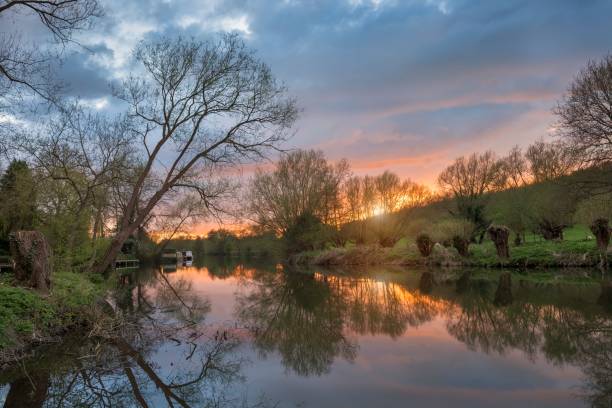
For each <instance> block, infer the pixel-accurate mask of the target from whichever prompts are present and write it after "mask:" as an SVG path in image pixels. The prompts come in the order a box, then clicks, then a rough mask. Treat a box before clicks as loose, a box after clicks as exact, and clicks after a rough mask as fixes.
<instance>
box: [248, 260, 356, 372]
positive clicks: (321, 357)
mask: <svg viewBox="0 0 612 408" xmlns="http://www.w3.org/2000/svg"><path fill="white" fill-rule="evenodd" d="M254 282H255V288H253V290H251V291H250V293H248V294H243V295H240V296H239V297H238V310H237V314H238V317H239V319H240V320H241V321H242V322H243V324H245V325H246V326H247V327H248V328H249V329H250V331H251V332H252V334H253V336H254V343H255V346H256V347H257V349H258V350H259V351H260V352H261V354H262V355H263V356H266V355H267V354H269V353H270V352H272V351H275V350H278V351H279V352H280V354H281V356H282V363H283V365H284V366H285V367H286V368H288V369H290V370H292V371H294V372H295V373H297V374H299V375H313V374H314V375H321V374H324V373H326V372H328V371H329V367H330V366H331V364H332V362H333V361H334V359H335V357H336V356H342V357H343V358H345V359H347V360H349V361H352V360H353V359H354V358H355V355H356V348H357V346H356V344H355V342H354V340H350V339H349V338H348V337H347V336H345V334H344V332H343V320H342V318H343V314H344V310H343V309H344V307H345V305H344V304H343V303H342V302H341V299H340V298H339V297H338V296H337V295H335V294H334V293H333V291H332V290H331V288H330V285H329V282H327V281H326V280H319V279H316V278H315V276H314V275H307V274H301V273H284V272H280V273H274V274H265V275H263V276H261V277H260V278H259V279H258V280H257V281H254Z"/></svg>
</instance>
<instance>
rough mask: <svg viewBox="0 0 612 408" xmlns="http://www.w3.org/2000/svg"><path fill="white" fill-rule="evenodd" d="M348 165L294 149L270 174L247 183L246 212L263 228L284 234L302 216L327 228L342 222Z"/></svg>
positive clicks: (282, 158) (258, 174)
mask: <svg viewBox="0 0 612 408" xmlns="http://www.w3.org/2000/svg"><path fill="white" fill-rule="evenodd" d="M348 172H349V168H348V164H347V162H346V161H344V160H341V161H340V162H338V163H337V164H332V163H329V162H328V161H327V159H326V158H325V156H324V154H323V152H321V151H316V150H297V151H294V152H291V153H288V154H286V155H284V156H283V157H281V159H280V160H279V161H278V162H277V164H276V166H275V169H274V170H272V171H263V170H259V171H257V172H256V174H255V176H254V177H253V179H252V180H251V182H250V185H249V191H248V202H249V204H248V205H249V212H250V214H251V217H252V218H253V220H254V221H255V222H256V223H257V224H258V225H259V226H260V227H262V228H263V229H267V230H271V231H274V232H276V233H278V234H284V233H285V232H286V231H287V230H288V229H289V228H291V227H292V226H293V225H294V224H295V223H296V221H297V220H298V219H299V218H300V217H301V216H302V215H304V214H310V215H311V216H312V217H315V218H317V219H318V220H320V221H321V222H323V223H325V224H328V225H337V224H338V223H339V222H340V221H341V212H342V201H341V200H342V196H341V192H342V185H343V183H344V181H345V180H346V178H347V177H348Z"/></svg>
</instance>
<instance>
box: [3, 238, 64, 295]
mask: <svg viewBox="0 0 612 408" xmlns="http://www.w3.org/2000/svg"><path fill="white" fill-rule="evenodd" d="M9 245H10V248H11V256H12V257H13V259H14V261H15V278H17V280H18V281H22V282H28V285H29V286H30V287H33V288H35V289H36V290H39V291H41V292H43V293H49V290H50V289H51V273H52V271H53V267H52V265H51V248H50V247H49V243H48V242H47V239H46V238H45V236H44V235H43V234H42V232H39V231H16V232H12V233H11V234H10V235H9Z"/></svg>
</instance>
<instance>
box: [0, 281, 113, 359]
mask: <svg viewBox="0 0 612 408" xmlns="http://www.w3.org/2000/svg"><path fill="white" fill-rule="evenodd" d="M107 282H108V281H105V280H104V278H103V277H101V276H97V275H87V274H78V273H72V272H57V273H54V274H53V276H52V287H51V293H50V294H48V295H41V294H40V293H38V292H36V291H34V290H32V289H29V288H25V287H20V286H16V285H15V282H14V281H13V275H12V274H3V275H2V276H1V277H0V367H1V366H3V365H6V364H10V363H11V362H14V361H16V360H18V359H19V358H22V357H23V356H24V355H26V354H27V353H28V352H30V351H32V350H33V349H34V348H35V347H36V346H39V345H41V344H45V343H51V342H54V341H58V339H59V338H60V337H61V336H62V335H63V334H65V333H66V332H68V331H69V330H75V329H82V330H86V329H87V328H88V327H91V326H92V324H93V323H94V322H95V320H96V315H97V311H96V309H97V308H96V306H95V305H96V302H97V301H98V300H99V299H101V298H102V297H103V296H104V294H105V293H106V291H107V289H108V283H107Z"/></svg>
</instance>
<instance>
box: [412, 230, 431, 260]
mask: <svg viewBox="0 0 612 408" xmlns="http://www.w3.org/2000/svg"><path fill="white" fill-rule="evenodd" d="M416 244H417V248H419V252H420V253H421V255H422V256H424V257H428V256H429V255H431V251H432V249H433V246H434V242H433V241H432V240H431V238H430V237H429V235H427V234H419V235H418V236H417V239H416Z"/></svg>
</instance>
